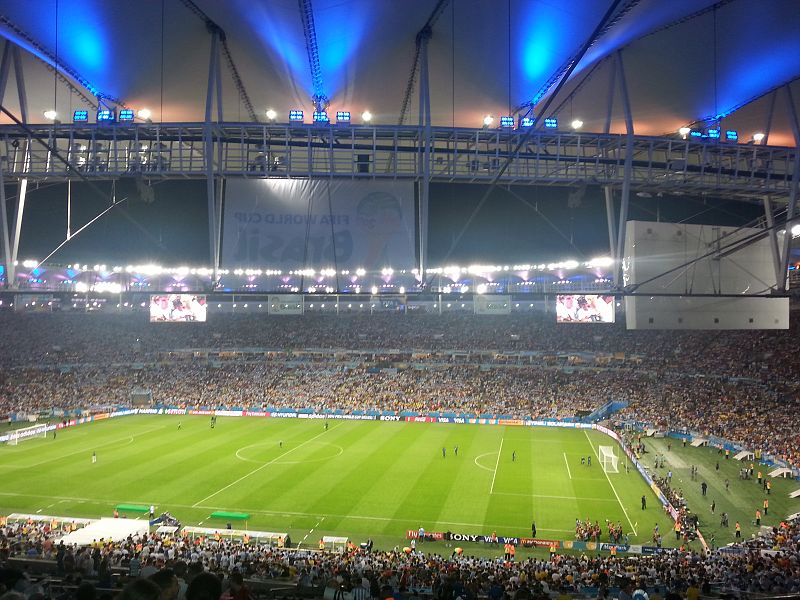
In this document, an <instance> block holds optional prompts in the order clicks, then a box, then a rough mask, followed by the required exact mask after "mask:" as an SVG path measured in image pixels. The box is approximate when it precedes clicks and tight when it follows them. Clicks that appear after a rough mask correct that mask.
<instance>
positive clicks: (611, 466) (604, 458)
mask: <svg viewBox="0 0 800 600" xmlns="http://www.w3.org/2000/svg"><path fill="white" fill-rule="evenodd" d="M598 450H599V451H600V465H601V466H602V467H603V471H605V472H606V473H619V457H618V456H617V455H616V454H614V446H599V447H598Z"/></svg>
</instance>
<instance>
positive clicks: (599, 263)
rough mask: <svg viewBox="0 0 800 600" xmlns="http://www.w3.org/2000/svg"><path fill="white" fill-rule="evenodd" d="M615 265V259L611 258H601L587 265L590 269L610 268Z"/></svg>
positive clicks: (594, 259)
mask: <svg viewBox="0 0 800 600" xmlns="http://www.w3.org/2000/svg"><path fill="white" fill-rule="evenodd" d="M613 264H614V259H613V258H611V257H609V256H600V257H598V258H593V259H592V260H590V261H589V262H588V263H587V266H588V267H589V268H591V267H610V266H611V265H613Z"/></svg>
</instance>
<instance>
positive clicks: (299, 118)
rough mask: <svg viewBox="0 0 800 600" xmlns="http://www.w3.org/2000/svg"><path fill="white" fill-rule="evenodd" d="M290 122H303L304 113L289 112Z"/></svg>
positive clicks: (298, 111)
mask: <svg viewBox="0 0 800 600" xmlns="http://www.w3.org/2000/svg"><path fill="white" fill-rule="evenodd" d="M289 120H290V121H302V120H303V111H302V110H290V111H289Z"/></svg>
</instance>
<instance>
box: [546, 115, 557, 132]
mask: <svg viewBox="0 0 800 600" xmlns="http://www.w3.org/2000/svg"><path fill="white" fill-rule="evenodd" d="M544 126H545V128H547V129H558V119H556V118H555V117H547V118H546V119H545V120H544Z"/></svg>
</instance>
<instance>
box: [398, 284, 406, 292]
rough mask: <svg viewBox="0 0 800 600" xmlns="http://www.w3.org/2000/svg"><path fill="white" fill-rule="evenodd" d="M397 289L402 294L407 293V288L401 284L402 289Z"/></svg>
mask: <svg viewBox="0 0 800 600" xmlns="http://www.w3.org/2000/svg"><path fill="white" fill-rule="evenodd" d="M397 291H398V292H400V293H401V294H405V293H406V288H404V287H403V286H402V285H401V286H400V289H399V290H397Z"/></svg>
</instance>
